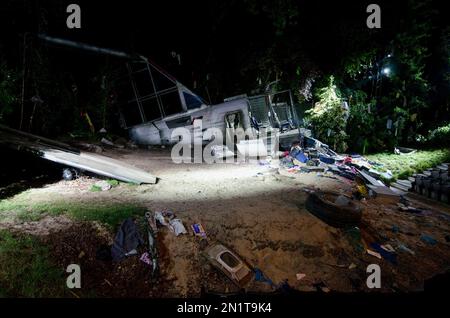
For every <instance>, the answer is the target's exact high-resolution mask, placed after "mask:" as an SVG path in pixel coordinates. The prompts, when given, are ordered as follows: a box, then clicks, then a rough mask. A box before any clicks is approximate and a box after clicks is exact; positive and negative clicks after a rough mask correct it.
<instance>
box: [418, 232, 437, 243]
mask: <svg viewBox="0 0 450 318" xmlns="http://www.w3.org/2000/svg"><path fill="white" fill-rule="evenodd" d="M420 240H421V241H422V242H424V243H427V244H428V245H436V244H437V240H436V239H435V238H434V237H432V236H430V235H426V234H422V235H421V236H420Z"/></svg>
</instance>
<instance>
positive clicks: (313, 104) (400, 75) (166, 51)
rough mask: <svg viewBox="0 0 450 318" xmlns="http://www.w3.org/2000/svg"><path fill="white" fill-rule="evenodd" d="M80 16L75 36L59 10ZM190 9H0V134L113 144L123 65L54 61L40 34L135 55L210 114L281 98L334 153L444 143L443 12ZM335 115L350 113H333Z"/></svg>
mask: <svg viewBox="0 0 450 318" xmlns="http://www.w3.org/2000/svg"><path fill="white" fill-rule="evenodd" d="M72 2H75V3H77V4H79V5H80V6H81V24H82V27H81V29H68V28H67V27H66V18H67V16H68V13H66V7H67V5H68V4H69V3H72ZM371 2H373V1H370V2H369V1H334V2H331V1H323V0H315V1H301V0H228V1H224V0H223V1H219V0H200V1H174V0H165V1H161V2H157V1H117V2H111V1H82V0H78V1H65V0H48V1H43V0H41V1H38V0H29V1H23V0H14V1H11V0H2V1H1V3H0V28H1V29H0V32H1V33H0V122H2V123H4V124H7V125H9V126H11V127H14V128H20V129H22V130H25V131H30V132H33V133H38V134H43V135H46V136H51V137H60V136H64V135H69V134H71V135H72V136H75V135H82V134H85V133H89V124H88V123H87V120H86V116H85V114H86V113H87V114H89V117H90V119H91V121H92V124H93V126H94V127H95V128H96V130H98V129H100V128H102V127H105V128H106V129H107V130H114V131H115V132H116V133H117V134H121V133H123V132H121V131H120V129H119V127H118V123H117V122H118V110H117V107H116V106H115V105H114V100H113V99H114V94H113V93H114V90H115V87H116V85H118V83H119V82H120V81H121V79H122V78H121V76H122V74H120V72H119V69H120V67H121V65H123V61H121V60H119V59H117V58H113V57H111V56H104V55H96V54H93V53H89V52H86V51H80V50H74V49H68V48H61V47H55V46H52V45H49V44H48V43H44V42H42V41H41V40H39V39H38V38H37V37H36V35H37V34H40V33H43V34H47V35H50V36H55V37H61V38H65V39H70V40H74V41H81V42H85V43H89V44H93V45H96V46H102V47H108V48H113V49H117V50H123V51H126V52H131V53H140V54H142V55H145V56H147V57H149V58H151V59H152V60H154V61H155V62H157V63H158V64H159V65H161V66H163V67H164V68H165V69H167V70H168V71H169V72H170V73H172V74H173V75H174V76H175V77H177V78H178V79H179V80H180V81H181V82H182V83H184V84H185V85H186V86H187V87H189V88H190V89H192V90H193V91H194V92H196V93H197V94H198V95H200V96H202V97H203V98H204V100H206V101H207V102H208V103H211V104H216V103H220V102H221V101H223V99H224V98H226V97H229V96H233V95H239V94H244V93H245V94H249V95H251V94H258V93H262V92H264V91H265V90H266V88H267V86H268V85H269V84H270V83H275V84H274V85H272V86H271V89H288V88H289V89H291V90H292V92H293V93H294V96H295V102H296V104H297V108H298V110H299V112H300V113H301V115H302V118H303V124H304V125H305V126H308V127H311V128H312V129H313V131H314V133H315V135H316V137H317V138H319V139H321V140H323V141H325V142H327V143H329V144H330V145H331V146H332V147H334V148H335V149H337V150H338V151H345V150H352V151H359V152H364V153H367V152H374V151H379V150H383V149H392V148H391V147H393V146H395V145H404V146H406V145H410V146H445V145H449V143H450V142H449V140H450V111H449V102H450V96H449V94H450V72H449V71H450V26H449V22H448V21H449V19H448V10H446V5H445V1H442V2H441V1H433V0H426V1H417V0H400V1H377V2H376V3H377V4H379V5H380V7H381V26H382V27H381V29H369V28H367V26H366V19H367V16H368V15H369V14H368V13H366V7H367V5H368V4H369V3H371ZM343 102H347V104H348V105H349V113H348V114H343V112H345V111H344V110H343V109H342V107H341V106H342V103H343Z"/></svg>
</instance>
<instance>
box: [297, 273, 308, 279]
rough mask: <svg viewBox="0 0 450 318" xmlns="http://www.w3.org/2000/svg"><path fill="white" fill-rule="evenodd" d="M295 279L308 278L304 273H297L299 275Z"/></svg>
mask: <svg viewBox="0 0 450 318" xmlns="http://www.w3.org/2000/svg"><path fill="white" fill-rule="evenodd" d="M295 277H296V278H297V280H302V279H303V278H305V277H306V274H303V273H297V274H296V275H295Z"/></svg>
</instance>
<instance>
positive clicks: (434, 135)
mask: <svg viewBox="0 0 450 318" xmlns="http://www.w3.org/2000/svg"><path fill="white" fill-rule="evenodd" d="M428 142H429V143H430V144H431V145H435V146H440V147H450V123H448V124H447V125H445V126H441V127H438V128H436V129H434V130H432V131H430V132H429V134H428Z"/></svg>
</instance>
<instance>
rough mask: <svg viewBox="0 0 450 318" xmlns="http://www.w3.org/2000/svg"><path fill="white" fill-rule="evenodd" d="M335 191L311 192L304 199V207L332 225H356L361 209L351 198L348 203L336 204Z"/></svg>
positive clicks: (359, 218)
mask: <svg viewBox="0 0 450 318" xmlns="http://www.w3.org/2000/svg"><path fill="white" fill-rule="evenodd" d="M338 196H339V194H337V193H323V192H320V193H311V194H310V195H309V196H308V199H307V200H306V203H305V206H306V209H307V210H308V211H309V212H310V213H311V214H313V215H314V216H316V217H318V218H319V219H321V220H322V221H323V222H325V223H327V224H329V225H331V226H333V227H349V226H357V225H359V223H360V222H361V216H362V210H361V208H360V207H359V206H358V205H357V204H355V203H354V202H353V201H352V200H349V204H347V205H345V206H343V205H336V204H335V203H334V202H335V199H336V198H337V197H338Z"/></svg>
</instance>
